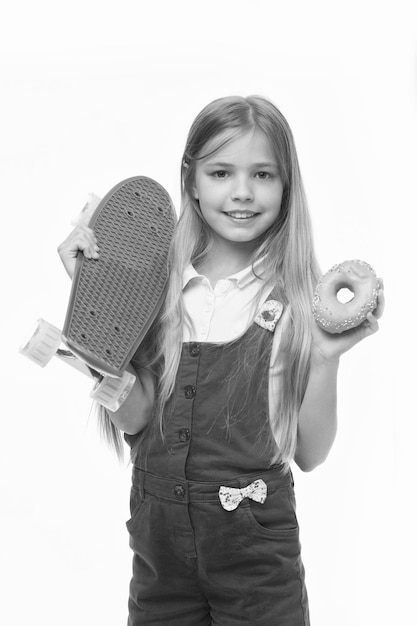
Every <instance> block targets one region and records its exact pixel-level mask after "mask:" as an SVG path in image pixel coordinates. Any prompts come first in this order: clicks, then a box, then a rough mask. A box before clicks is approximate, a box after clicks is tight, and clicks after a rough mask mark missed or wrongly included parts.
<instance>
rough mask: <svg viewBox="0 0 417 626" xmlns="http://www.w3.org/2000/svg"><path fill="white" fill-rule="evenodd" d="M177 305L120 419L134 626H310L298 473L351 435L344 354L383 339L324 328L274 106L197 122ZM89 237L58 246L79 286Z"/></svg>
mask: <svg viewBox="0 0 417 626" xmlns="http://www.w3.org/2000/svg"><path fill="white" fill-rule="evenodd" d="M181 181H182V207H181V215H180V219H179V222H178V225H177V228H176V232H175V235H174V239H173V242H172V246H171V270H170V283H169V290H168V294H167V298H166V302H165V305H164V309H163V311H162V313H161V315H160V316H159V318H158V320H157V322H156V323H155V324H154V327H153V329H152V330H151V331H150V333H149V335H148V337H147V340H146V345H143V346H142V347H141V348H140V349H139V351H138V353H137V355H136V356H135V358H134V359H133V361H132V364H131V371H132V372H133V373H135V374H136V384H135V387H134V389H133V391H132V392H131V394H130V395H129V397H128V399H127V400H126V401H125V403H124V404H123V405H122V407H121V408H120V409H119V410H118V411H117V412H115V413H112V414H110V415H107V416H106V417H105V420H107V422H106V424H107V428H108V431H109V432H110V433H111V434H112V435H113V437H115V436H116V433H117V431H118V430H120V431H123V432H124V433H125V439H126V441H127V442H128V443H129V445H130V447H131V455H132V462H133V486H132V492H131V519H130V520H129V521H128V522H127V528H128V531H129V533H130V545H131V547H132V549H133V551H134V558H133V577H132V581H131V586H130V597H129V622H128V623H129V625H130V626H137V625H139V624H141V625H142V624H143V625H144V624H146V625H148V624H155V625H159V624H170V625H171V626H175V625H180V626H187V625H190V626H203V625H204V626H206V625H207V626H208V625H209V624H213V625H214V624H217V625H219V626H233V625H239V626H241V625H243V624H248V625H251V626H252V625H255V624H259V625H262V626H272V625H279V626H307V625H308V624H309V614H308V603H307V595H306V590H305V585H304V569H303V565H302V561H301V558H300V544H299V536H298V524H297V518H296V514H295V499H294V490H293V480H292V475H291V471H290V462H291V461H292V460H293V459H294V460H295V462H296V463H297V465H298V466H299V467H300V468H301V469H302V470H304V471H310V470H312V469H313V468H314V467H316V466H317V465H318V464H320V463H322V462H323V461H324V460H325V458H326V456H327V454H328V452H329V450H330V448H331V446H332V443H333V440H334V438H335V434H336V378H337V370H338V363H339V358H340V356H341V354H342V353H343V352H345V351H346V350H348V349H349V348H351V347H352V346H354V345H355V344H356V343H357V342H359V341H360V340H362V339H364V338H365V337H367V336H369V335H371V334H373V333H375V332H376V330H377V329H378V322H377V319H378V318H379V317H380V315H381V314H382V308H383V292H382V289H381V290H380V292H379V298H378V307H377V309H376V311H374V313H373V314H369V315H368V319H367V321H366V322H365V323H364V324H362V325H361V326H360V327H359V328H356V329H354V330H351V331H348V332H345V333H343V334H341V335H329V334H327V333H325V332H323V331H321V330H320V329H319V328H318V327H317V326H316V324H315V323H314V321H313V319H312V312H311V301H312V293H313V288H314V286H315V284H316V283H317V281H318V278H319V270H318V266H317V262H316V259H315V256H314V252H313V245H312V238H311V227H310V220H309V215H308V210H307V204H306V199H305V196H304V191H303V185H302V181H301V177H300V171H299V166H298V160H297V155H296V151H295V146H294V141H293V138H292V134H291V131H290V128H289V127H288V124H287V122H286V120H285V119H284V117H283V116H282V114H281V113H280V112H279V111H278V110H277V109H276V107H275V106H274V105H273V104H272V103H271V102H269V101H268V100H266V99H264V98H261V97H249V98H240V97H229V98H222V99H219V100H216V101H214V102H212V103H211V104H209V105H208V106H207V107H205V108H204V109H203V111H201V113H200V114H199V115H198V116H197V118H196V120H195V121H194V123H193V125H192V127H191V130H190V132H189V136H188V139H187V143H186V148H185V152H184V155H183V159H182V165H181ZM80 250H81V251H82V252H83V253H84V254H85V255H86V256H87V257H92V258H97V257H98V253H99V251H98V247H97V242H96V239H95V236H94V233H93V232H92V231H91V230H90V229H89V228H87V227H86V226H80V227H78V228H76V229H75V231H73V233H72V234H71V235H70V237H69V238H68V239H67V240H66V241H65V242H64V244H62V246H61V247H60V255H61V258H62V260H63V262H64V264H65V266H66V268H67V271H68V273H69V274H70V275H72V273H73V269H74V263H75V257H76V255H77V254H78V252H79V251H80Z"/></svg>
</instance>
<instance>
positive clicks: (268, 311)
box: [255, 300, 284, 333]
mask: <svg viewBox="0 0 417 626" xmlns="http://www.w3.org/2000/svg"><path fill="white" fill-rule="evenodd" d="M283 308H284V307H283V306H282V304H281V302H278V300H267V301H266V302H264V304H263V305H262V306H261V310H260V311H259V313H258V315H257V316H256V317H255V323H256V324H258V326H261V327H262V328H265V329H266V330H269V331H271V333H273V332H274V330H275V326H276V325H277V322H278V320H279V318H280V317H281V314H282V310H283Z"/></svg>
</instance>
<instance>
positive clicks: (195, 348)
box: [190, 343, 200, 356]
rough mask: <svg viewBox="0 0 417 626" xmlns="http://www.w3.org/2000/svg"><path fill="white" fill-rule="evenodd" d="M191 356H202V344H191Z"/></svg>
mask: <svg viewBox="0 0 417 626" xmlns="http://www.w3.org/2000/svg"><path fill="white" fill-rule="evenodd" d="M190 354H191V356H198V355H199V354H200V344H198V343H191V344H190Z"/></svg>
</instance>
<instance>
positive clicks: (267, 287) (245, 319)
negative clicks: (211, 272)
mask: <svg viewBox="0 0 417 626" xmlns="http://www.w3.org/2000/svg"><path fill="white" fill-rule="evenodd" d="M255 271H256V273H257V274H258V275H255V274H254V272H253V271H252V266H249V267H246V268H245V269H243V270H241V271H240V272H237V273H236V274H232V275H230V276H228V277H227V278H225V279H222V280H218V281H217V283H216V285H215V286H214V288H213V287H212V286H211V284H210V281H209V280H208V278H206V277H205V276H203V275H202V274H199V273H198V272H197V271H196V270H195V269H194V267H193V266H192V265H188V266H187V267H186V269H185V271H184V276H183V302H184V308H185V311H186V313H187V315H188V317H189V319H190V321H191V325H190V323H185V324H184V330H183V341H185V342H187V341H195V342H200V343H202V342H210V343H225V342H228V341H233V340H234V339H236V338H238V337H239V336H240V335H242V334H243V333H244V332H245V331H246V329H247V328H248V327H249V326H250V325H251V324H252V323H253V320H254V318H255V317H256V314H257V313H258V311H259V309H260V307H261V306H262V304H263V303H264V302H265V301H266V300H267V299H268V296H269V294H270V293H271V291H272V289H273V285H271V284H267V283H266V282H265V281H264V280H263V279H262V273H261V264H259V263H258V264H255ZM286 313H287V312H286V310H284V313H283V315H282V318H281V320H280V322H279V323H278V324H277V327H276V329H275V333H274V341H273V344H272V353H271V361H270V370H269V407H270V411H271V412H272V411H274V410H275V407H276V402H277V397H278V394H279V384H280V378H281V373H282V367H283V363H282V359H281V358H280V350H279V347H280V342H281V336H282V330H283V327H285V325H286V318H287V315H286ZM267 332H268V331H267Z"/></svg>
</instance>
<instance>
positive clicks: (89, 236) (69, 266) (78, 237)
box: [58, 223, 99, 278]
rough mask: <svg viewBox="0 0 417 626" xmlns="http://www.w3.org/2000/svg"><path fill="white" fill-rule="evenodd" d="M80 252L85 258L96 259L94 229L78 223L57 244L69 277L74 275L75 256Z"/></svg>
mask: <svg viewBox="0 0 417 626" xmlns="http://www.w3.org/2000/svg"><path fill="white" fill-rule="evenodd" d="M80 252H82V253H83V254H84V256H85V257H86V258H87V259H98V256H99V254H98V253H99V247H98V245H97V239H96V236H95V234H94V231H93V230H92V229H91V228H89V227H88V226H87V225H86V224H83V223H81V224H78V226H76V227H75V228H74V230H73V231H72V232H71V233H70V234H69V235H68V237H67V238H66V239H65V241H63V242H62V243H61V244H60V245H59V246H58V254H59V256H60V257H61V261H62V263H63V264H64V267H65V269H66V271H67V274H68V276H69V277H70V278H72V277H73V276H74V271H75V263H76V259H77V256H78V255H79V253H80Z"/></svg>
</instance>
